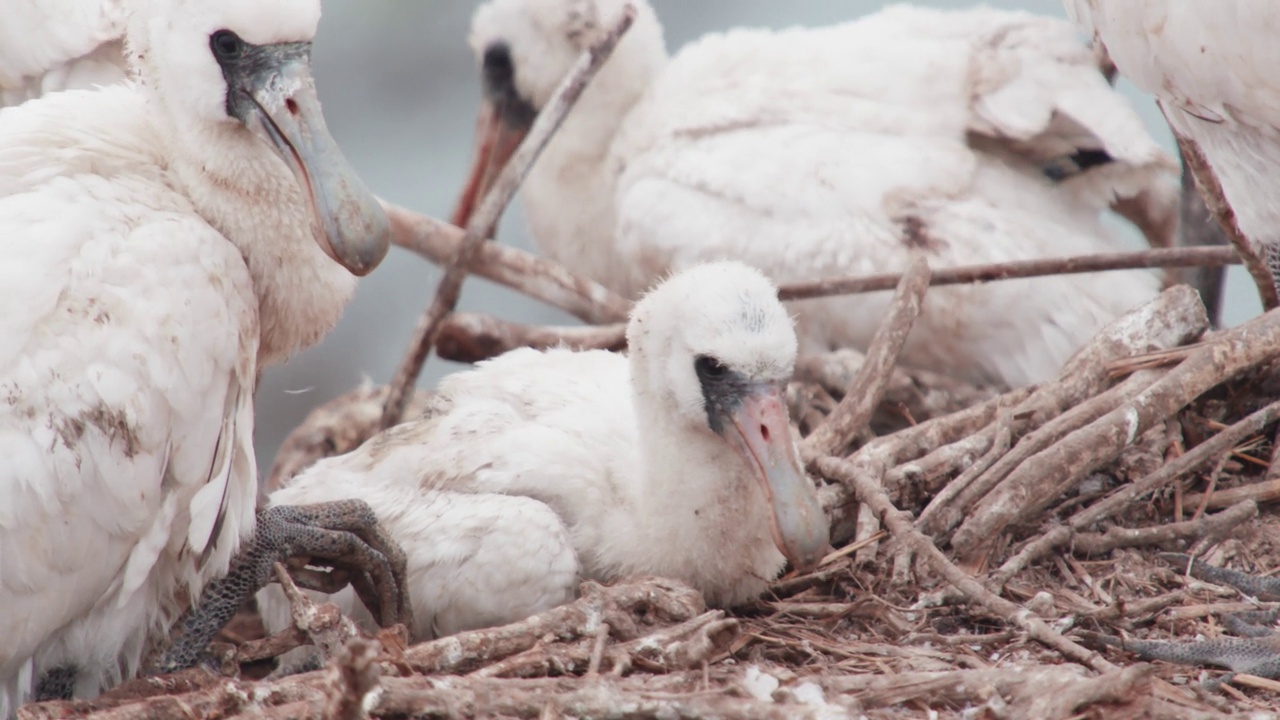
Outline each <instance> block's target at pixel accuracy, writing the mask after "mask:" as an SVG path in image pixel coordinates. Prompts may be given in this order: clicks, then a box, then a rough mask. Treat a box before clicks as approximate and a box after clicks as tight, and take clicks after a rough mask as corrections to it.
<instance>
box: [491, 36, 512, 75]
mask: <svg viewBox="0 0 1280 720" xmlns="http://www.w3.org/2000/svg"><path fill="white" fill-rule="evenodd" d="M512 66H513V63H512V62H511V47H510V46H509V45H507V44H506V43H504V42H495V43H491V44H490V45H489V46H488V47H486V48H485V49H484V70H485V72H486V73H503V74H510V73H511V68H512Z"/></svg>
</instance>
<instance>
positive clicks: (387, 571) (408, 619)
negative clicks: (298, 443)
mask: <svg viewBox="0 0 1280 720" xmlns="http://www.w3.org/2000/svg"><path fill="white" fill-rule="evenodd" d="M290 561H293V564H294V565H295V566H296V567H297V568H298V569H297V570H294V571H293V572H292V574H293V575H294V577H295V578H296V581H297V583H298V585H299V586H301V587H305V588H307V589H310V590H318V591H320V592H327V593H332V592H336V591H337V590H340V589H342V588H343V587H344V586H345V585H346V584H347V583H348V582H350V584H351V585H352V587H353V588H354V589H355V591H356V594H357V595H359V597H360V600H361V602H363V603H364V604H365V606H366V607H368V608H369V611H370V612H371V613H373V615H374V617H375V618H377V621H378V624H379V625H381V626H382V627H390V626H392V625H395V624H396V623H402V624H404V625H405V626H406V627H413V610H412V606H411V605H410V603H409V598H408V588H407V586H406V583H405V580H406V572H405V557H404V553H403V552H402V551H401V550H400V548H399V546H398V545H397V544H396V543H395V541H394V540H392V539H391V538H390V537H389V536H388V535H387V534H386V533H384V532H383V531H382V529H381V527H380V526H379V525H378V518H377V516H376V515H374V513H373V510H372V509H371V508H370V507H369V506H368V504H367V503H365V502H364V501H362V500H339V501H336V502H329V503H317V504H314V505H296V506H295V505H280V506H276V507H272V508H268V509H266V510H263V511H262V512H260V513H258V519H257V525H256V528H255V530H254V534H253V540H252V541H251V542H250V543H249V547H248V548H247V549H244V550H242V551H241V553H240V554H239V555H238V556H237V557H236V558H235V560H233V561H232V564H231V569H230V570H229V571H228V572H227V574H226V576H224V577H222V578H220V579H218V580H216V581H214V582H212V583H210V584H209V585H208V587H206V588H205V590H204V592H203V593H202V594H201V596H200V600H199V602H197V603H196V605H195V607H193V608H192V609H191V610H189V611H187V613H186V614H185V615H184V616H183V617H182V619H181V620H180V621H179V623H178V625H177V630H176V632H175V636H174V637H173V638H172V640H171V642H170V645H169V647H168V648H166V649H165V651H164V653H163V654H162V655H161V656H160V657H159V659H157V660H156V661H155V662H154V663H152V665H151V668H150V672H151V674H161V673H170V672H174V671H177V670H181V669H184V668H188V667H191V666H192V665H194V664H196V662H197V661H198V660H199V659H200V657H201V656H202V654H203V652H204V650H205V648H206V647H207V646H208V644H209V641H210V640H212V639H213V636H214V635H215V634H216V633H217V632H218V630H220V629H221V628H222V627H223V626H224V625H226V624H227V622H229V621H230V620H231V618H232V616H233V615H235V613H236V612H237V611H238V610H239V609H240V607H241V606H243V605H244V603H245V601H247V600H248V599H249V598H250V597H252V596H253V595H254V594H255V593H256V592H258V590H260V589H262V588H263V587H264V586H265V585H266V584H267V583H268V582H270V581H271V579H272V567H273V565H274V563H276V562H286V563H289V562H290ZM299 561H300V562H299ZM305 565H311V566H313V567H314V566H327V567H331V568H333V570H332V571H331V572H328V573H324V572H320V571H317V570H312V569H308V568H305V567H304V566H305Z"/></svg>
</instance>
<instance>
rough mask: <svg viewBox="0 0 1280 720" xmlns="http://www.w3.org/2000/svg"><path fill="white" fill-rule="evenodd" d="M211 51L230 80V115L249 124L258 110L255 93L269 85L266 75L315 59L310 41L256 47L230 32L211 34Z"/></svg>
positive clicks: (228, 99)
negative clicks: (287, 65) (289, 63)
mask: <svg viewBox="0 0 1280 720" xmlns="http://www.w3.org/2000/svg"><path fill="white" fill-rule="evenodd" d="M209 50H210V51H211V52H212V53H213V58H214V59H215V60H217V61H218V67H220V68H222V77H223V78H224V79H225V80H226V81H227V115H228V116H229V117H233V118H236V119H237V120H239V121H240V122H242V123H245V124H246V125H247V124H249V122H250V118H252V117H253V115H254V114H255V113H256V112H257V111H258V101H257V100H255V99H254V97H253V90H254V89H255V88H257V87H259V86H261V85H263V84H264V83H265V82H267V79H268V78H267V77H266V75H268V74H270V73H272V72H274V71H276V70H278V69H279V68H280V66H282V65H284V64H285V63H288V62H290V61H292V60H295V59H299V58H301V59H303V60H310V58H311V43H309V42H296V43H278V44H274V45H252V44H250V43H247V42H245V41H244V40H242V39H241V38H240V36H239V35H236V34H235V33H234V32H231V31H230V30H219V31H217V32H215V33H214V34H212V35H210V36H209ZM263 114H264V115H265V113H263Z"/></svg>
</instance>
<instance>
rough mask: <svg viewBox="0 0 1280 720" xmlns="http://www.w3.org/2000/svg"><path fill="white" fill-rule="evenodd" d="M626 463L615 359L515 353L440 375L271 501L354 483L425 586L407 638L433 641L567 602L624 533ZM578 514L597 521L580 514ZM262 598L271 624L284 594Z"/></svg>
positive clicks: (628, 408) (627, 406) (623, 382)
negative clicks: (391, 419)
mask: <svg viewBox="0 0 1280 720" xmlns="http://www.w3.org/2000/svg"><path fill="white" fill-rule="evenodd" d="M638 466H639V458H638V451H637V440H636V423H635V415H634V411H633V409H632V405H631V398H630V381H629V376H628V369H627V362H626V359H625V358H622V357H620V356H618V355H616V354H614V353H607V352H603V351H600V352H586V353H579V352H572V351H568V350H549V351H546V352H542V351H536V350H530V349H521V350H515V351H512V352H509V353H506V354H504V355H502V356H500V357H498V358H495V359H494V360H491V361H488V362H486V363H482V364H481V366H480V367H479V368H477V369H476V370H473V371H469V372H462V373H455V374H453V375H450V376H449V377H447V378H445V379H444V380H443V381H442V382H441V386H440V388H439V391H438V392H437V393H436V394H435V395H434V396H433V397H432V399H431V401H430V404H429V407H428V409H427V413H426V415H425V416H424V417H423V418H421V419H415V420H411V421H409V422H406V423H402V424H400V425H397V426H396V427H394V428H391V429H390V430H387V431H384V432H382V433H380V434H378V435H376V436H374V437H373V438H371V439H370V440H368V441H367V442H366V443H365V444H364V445H362V446H360V447H359V448H357V449H356V450H354V451H352V452H350V453H348V454H346V455H341V456H337V457H332V458H327V459H325V460H321V461H319V462H317V463H316V464H315V465H312V466H311V467H310V468H308V469H306V470H304V471H303V472H302V473H300V474H299V475H297V476H296V477H294V478H293V479H291V480H289V481H288V483H287V484H286V485H285V486H284V487H283V488H281V489H279V490H277V491H275V492H273V493H272V494H271V497H270V501H269V502H270V504H271V505H291V504H307V503H316V502H327V501H332V500H339V499H344V498H348V497H350V496H351V492H352V488H354V487H358V488H360V498H361V499H362V500H364V501H366V502H368V503H369V505H370V506H371V507H372V508H373V510H374V512H375V513H376V514H377V516H378V520H379V523H380V524H381V525H382V527H383V528H384V529H385V530H386V531H387V532H388V533H389V534H390V535H391V536H392V537H395V538H397V539H398V540H399V541H400V543H401V545H402V547H403V549H404V550H405V553H406V556H407V559H408V564H409V573H410V576H411V578H412V580H411V582H412V584H413V586H414V587H415V588H423V590H422V592H421V593H419V592H417V591H416V590H415V593H414V597H413V601H414V617H415V621H416V622H418V623H419V627H418V628H417V629H416V632H415V637H431V636H432V635H435V634H436V633H437V632H455V631H457V630H461V629H466V628H468V627H478V626H483V625H487V624H491V623H493V622H502V621H508V620H514V619H518V618H519V617H521V616H523V615H524V614H528V613H530V612H535V611H537V610H539V609H543V608H546V607H550V606H552V605H555V604H559V603H561V602H564V601H565V600H566V599H568V596H571V595H572V592H573V590H574V589H575V585H576V582H575V579H576V578H577V576H578V573H579V569H580V564H581V565H582V566H586V567H588V568H591V569H594V570H597V571H598V570H600V569H601V568H600V566H599V563H598V562H597V560H596V555H597V554H599V553H597V551H598V550H600V549H602V548H605V547H606V546H607V545H608V544H609V543H620V542H626V541H627V538H630V537H633V536H632V535H630V534H628V533H627V532H623V531H621V530H619V529H620V528H622V527H624V526H625V524H626V523H627V522H629V521H631V520H632V519H633V516H634V513H633V512H632V510H631V508H630V507H629V506H628V505H627V504H626V503H627V502H628V498H630V497H634V495H633V493H634V489H633V488H631V487H629V484H630V483H635V482H636V481H637V480H638ZM588 515H590V516H592V517H593V518H594V517H597V516H598V517H601V518H603V519H602V520H600V521H599V522H595V521H591V522H582V520H583V519H584V516H588ZM605 531H607V532H605ZM593 532H598V533H600V534H599V535H598V536H588V535H589V534H590V533H593ZM575 547H576V548H587V549H588V550H586V551H585V552H584V553H583V555H584V556H583V557H579V555H578V553H577V552H575V550H574V548H575ZM513 549H517V554H518V555H519V558H516V557H515V556H513V555H512V552H513ZM604 554H605V555H608V552H607V551H604ZM593 565H594V567H593ZM271 596H274V597H276V600H275V601H274V604H272V601H270V600H267V601H265V602H264V607H265V610H266V614H265V615H264V619H265V620H266V621H267V622H268V623H269V626H270V627H279V626H280V624H282V623H284V622H285V619H286V618H287V617H288V615H287V603H283V598H282V597H279V594H278V593H277V592H272V591H268V592H264V593H262V594H260V595H259V598H267V597H271ZM339 601H340V602H345V603H346V607H351V606H352V605H353V604H354V601H353V600H352V599H351V598H349V597H347V598H346V600H345V601H344V600H343V599H341V598H339ZM273 608H274V609H273Z"/></svg>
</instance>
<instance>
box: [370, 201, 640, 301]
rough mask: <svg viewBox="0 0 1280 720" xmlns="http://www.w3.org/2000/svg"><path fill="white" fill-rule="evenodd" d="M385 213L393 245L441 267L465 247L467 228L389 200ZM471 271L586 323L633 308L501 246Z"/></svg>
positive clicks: (483, 249) (479, 254)
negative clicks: (465, 229)
mask: <svg viewBox="0 0 1280 720" xmlns="http://www.w3.org/2000/svg"><path fill="white" fill-rule="evenodd" d="M382 209H383V210H384V211H385V212H386V214H387V218H388V219H390V221H391V237H392V240H393V242H395V244H397V245H399V246H401V247H404V248H406V249H408V250H412V251H413V252H415V253H417V254H418V255H421V256H422V257H424V258H426V259H427V260H429V261H431V262H432V263H434V264H436V265H445V264H447V263H448V262H449V259H450V258H452V257H454V256H455V255H456V254H457V252H458V248H459V247H461V245H462V238H463V235H464V231H463V230H462V228H459V227H455V226H453V225H450V224H449V223H447V222H444V221H443V220H437V219H435V218H433V217H429V216H427V215H420V214H418V213H415V212H413V211H412V210H407V209H405V208H402V207H400V206H398V205H394V204H392V203H389V202H387V201H385V200H383V201H382ZM470 270H471V273H472V274H474V275H479V276H480V277H482V278H485V279H486V280H491V281H493V282H496V283H498V284H500V285H505V286H507V287H509V288H511V289H513V290H515V291H516V292H519V293H523V294H524V295H527V296H529V297H531V298H533V299H534V300H540V301H542V302H544V303H546V304H548V305H550V306H552V307H555V308H559V309H561V310H564V311H565V312H567V313H569V314H570V315H573V316H574V317H576V318H578V319H580V320H582V321H583V322H588V323H607V322H616V321H618V320H625V319H626V317H627V312H628V311H629V309H630V308H631V303H630V302H629V301H627V300H626V299H624V298H622V297H621V296H619V295H616V294H614V293H613V292H612V291H610V290H609V289H608V288H606V287H604V286H603V285H600V284H599V283H595V282H592V281H590V280H587V279H585V278H583V277H581V276H578V275H575V274H573V273H571V272H569V271H568V270H567V269H565V267H564V266H563V265H560V264H559V263H556V262H553V261H551V260H548V259H546V258H541V257H538V256H537V255H533V254H532V253H528V252H525V251H524V250H520V249H519V248H513V247H508V246H506V245H502V244H499V243H482V244H481V245H480V248H479V250H477V251H476V257H475V258H474V259H473V260H472V261H471V266H470Z"/></svg>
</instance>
